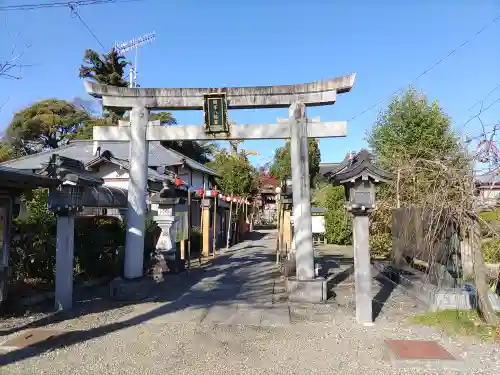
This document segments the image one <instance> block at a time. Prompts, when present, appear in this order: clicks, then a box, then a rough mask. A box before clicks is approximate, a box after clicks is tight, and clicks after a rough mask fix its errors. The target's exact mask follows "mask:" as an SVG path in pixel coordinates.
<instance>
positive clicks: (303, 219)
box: [289, 102, 315, 280]
mask: <svg viewBox="0 0 500 375" xmlns="http://www.w3.org/2000/svg"><path fill="white" fill-rule="evenodd" d="M289 115H290V119H289V124H290V135H291V137H290V147H291V150H290V151H291V164H292V190H293V222H294V242H295V266H296V270H297V271H296V272H297V279H298V280H312V279H314V277H315V274H314V249H313V239H312V218H311V187H310V179H309V151H308V149H309V141H308V139H307V117H306V106H305V105H304V103H300V102H295V103H293V104H292V105H291V106H290V113H289Z"/></svg>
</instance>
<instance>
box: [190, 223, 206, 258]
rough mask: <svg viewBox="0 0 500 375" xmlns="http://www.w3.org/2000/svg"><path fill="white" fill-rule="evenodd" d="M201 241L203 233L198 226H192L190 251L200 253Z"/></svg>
mask: <svg viewBox="0 0 500 375" xmlns="http://www.w3.org/2000/svg"><path fill="white" fill-rule="evenodd" d="M202 243H203V234H202V233H201V228H200V227H193V228H192V229H191V253H194V254H197V253H201V250H202V249H201V247H202Z"/></svg>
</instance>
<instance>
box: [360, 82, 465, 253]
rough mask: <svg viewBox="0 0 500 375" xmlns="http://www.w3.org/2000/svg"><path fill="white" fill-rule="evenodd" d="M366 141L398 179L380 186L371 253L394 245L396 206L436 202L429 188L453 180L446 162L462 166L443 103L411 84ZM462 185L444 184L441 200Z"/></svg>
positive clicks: (431, 189) (392, 102) (448, 197)
mask: <svg viewBox="0 0 500 375" xmlns="http://www.w3.org/2000/svg"><path fill="white" fill-rule="evenodd" d="M367 141H368V144H369V146H370V149H371V152H372V154H373V156H374V161H375V162H376V163H377V164H378V165H379V166H380V167H382V168H384V169H386V170H388V171H390V172H393V173H394V175H395V176H396V184H394V185H382V186H380V187H379V189H378V191H377V201H378V203H377V210H375V212H373V214H372V216H371V222H370V227H371V228H370V232H371V233H372V236H371V238H370V242H371V243H370V246H371V251H372V253H373V254H374V255H377V256H388V255H389V254H390V253H391V251H392V236H391V227H392V212H391V210H392V208H394V207H404V206H411V205H418V206H427V205H430V204H433V203H432V202H431V200H432V199H433V198H434V196H433V195H432V194H430V191H435V189H436V187H437V186H440V185H442V184H444V185H446V184H448V185H449V184H450V183H452V182H451V181H447V180H448V176H446V174H444V173H443V167H444V166H447V167H453V168H456V167H457V166H458V165H457V163H455V161H459V160H460V155H461V154H460V147H459V144H458V142H457V141H458V139H457V137H456V135H455V133H454V132H453V131H452V129H451V120H450V118H449V117H448V116H446V114H445V113H444V112H443V110H442V109H441V108H440V107H439V104H438V103H437V102H436V101H434V102H429V101H428V100H427V98H426V97H425V95H423V94H421V93H417V92H416V91H415V90H413V89H409V90H407V91H406V92H404V93H403V94H402V95H401V96H397V97H395V98H394V99H393V100H392V101H391V103H390V104H389V106H388V108H387V109H386V110H384V111H382V112H381V113H380V114H379V117H378V119H377V121H376V122H375V124H374V126H373V128H372V130H371V132H370V133H369V134H368V137H367ZM464 167H465V165H464ZM395 185H397V186H398V188H396V187H395ZM448 187H451V186H448ZM459 190H460V188H459V187H457V190H453V189H444V190H443V196H442V197H441V199H442V202H448V201H449V202H451V201H452V200H453V197H452V196H446V194H447V193H452V194H453V193H456V192H458V191H459Z"/></svg>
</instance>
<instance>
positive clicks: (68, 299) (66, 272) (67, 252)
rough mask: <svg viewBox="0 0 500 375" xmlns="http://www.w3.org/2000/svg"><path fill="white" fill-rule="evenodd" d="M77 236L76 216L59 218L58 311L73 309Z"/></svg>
mask: <svg viewBox="0 0 500 375" xmlns="http://www.w3.org/2000/svg"><path fill="white" fill-rule="evenodd" d="M74 236H75V216H74V214H73V213H71V212H70V213H69V214H68V215H66V216H63V215H59V216H57V240H56V292H55V305H56V306H55V307H56V309H57V310H68V309H71V308H72V307H73V254H74V238H75V237H74Z"/></svg>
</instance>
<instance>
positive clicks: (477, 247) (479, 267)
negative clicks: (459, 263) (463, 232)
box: [471, 219, 497, 326]
mask: <svg viewBox="0 0 500 375" xmlns="http://www.w3.org/2000/svg"><path fill="white" fill-rule="evenodd" d="M471 235H472V241H471V244H472V259H473V262H474V281H475V284H476V293H477V308H478V310H479V312H480V314H481V315H482V317H483V319H484V320H485V322H486V323H487V324H489V325H493V326H496V324H497V316H496V313H495V310H494V309H493V306H492V305H491V302H490V299H489V297H488V291H489V288H488V283H487V282H486V277H487V274H488V272H487V270H486V266H485V264H484V257H483V251H482V249H481V228H480V226H479V223H478V221H477V220H476V219H474V221H473V228H472V233H471Z"/></svg>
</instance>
